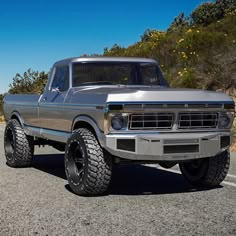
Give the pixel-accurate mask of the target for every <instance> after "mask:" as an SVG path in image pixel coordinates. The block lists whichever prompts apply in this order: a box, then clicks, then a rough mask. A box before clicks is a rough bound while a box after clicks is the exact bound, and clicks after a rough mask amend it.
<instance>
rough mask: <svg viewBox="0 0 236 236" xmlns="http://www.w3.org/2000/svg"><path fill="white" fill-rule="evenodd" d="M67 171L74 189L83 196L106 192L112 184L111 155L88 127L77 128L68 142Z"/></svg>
mask: <svg viewBox="0 0 236 236" xmlns="http://www.w3.org/2000/svg"><path fill="white" fill-rule="evenodd" d="M65 172H66V176H67V180H68V182H69V185H70V187H71V189H72V191H73V192H74V193H75V194H77V195H81V196H95V195H102V194H104V193H105V192H106V191H107V189H108V187H109V184H110V180H111V173H112V161H111V157H110V156H109V155H108V154H106V153H105V152H104V151H103V149H102V148H101V146H100V145H99V143H98V141H97V139H96V137H95V135H94V134H93V133H92V132H91V131H90V130H88V129H86V128H80V129H77V130H75V131H74V132H73V133H72V135H71V136H70V138H69V139H68V141H67V144H66V151H65Z"/></svg>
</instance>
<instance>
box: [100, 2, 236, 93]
mask: <svg viewBox="0 0 236 236" xmlns="http://www.w3.org/2000/svg"><path fill="white" fill-rule="evenodd" d="M223 3H224V4H225V5H223V6H222V4H223ZM211 9H213V10H211ZM219 11H221V13H219ZM215 12H216V13H217V14H216V13H215ZM104 55H105V56H141V57H151V58H155V59H156V60H157V61H158V62H159V64H160V66H161V68H162V71H163V73H164V74H165V77H166V79H167V80H168V82H169V83H170V85H171V86H174V87H190V88H201V89H210V90H216V89H228V88H232V87H233V88H234V87H235V84H236V82H235V80H236V1H235V0H221V1H216V2H215V3H212V2H211V3H203V4H202V5H200V6H198V7H197V8H196V9H195V10H194V11H193V12H192V13H191V15H190V16H188V17H184V14H183V13H181V14H180V15H179V16H178V17H176V18H175V19H174V21H173V23H172V24H171V25H170V27H169V28H168V30H166V31H165V32H162V31H158V30H156V29H153V30H146V31H145V32H144V34H143V35H142V36H141V39H140V41H138V42H135V43H134V44H132V45H130V46H128V47H126V48H124V47H120V46H119V45H117V44H115V45H114V46H113V47H112V48H105V49H104Z"/></svg>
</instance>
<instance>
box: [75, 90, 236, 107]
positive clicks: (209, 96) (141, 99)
mask: <svg viewBox="0 0 236 236" xmlns="http://www.w3.org/2000/svg"><path fill="white" fill-rule="evenodd" d="M73 90H74V91H73V96H72V99H73V100H74V99H75V98H76V97H77V98H78V99H79V98H80V99H82V98H83V97H84V98H85V97H86V100H87V99H88V98H89V100H90V101H93V102H94V101H96V103H97V104H104V103H146V102H147V103H148V102H157V103H158V102H162V103H165V102H166V103H183V102H185V103H188V102H190V103H191V102H193V103H194V102H195V103H196V102H198V103H219V102H221V103H232V102H233V99H232V98H231V97H229V96H228V95H226V94H224V93H219V92H213V91H206V90H197V89H173V88H163V87H155V88H153V87H136V86H133V87H131V86H130V87H117V86H116V87H85V88H75V89H73ZM76 95H77V96H76ZM88 95H89V96H88ZM80 99H79V100H80ZM76 100H77V99H76ZM82 100H84V99H82ZM77 102H78V100H77ZM90 104H91V103H90Z"/></svg>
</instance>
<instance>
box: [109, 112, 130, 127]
mask: <svg viewBox="0 0 236 236" xmlns="http://www.w3.org/2000/svg"><path fill="white" fill-rule="evenodd" d="M111 127H112V129H114V130H121V129H126V128H127V116H124V115H114V116H113V117H112V118H111Z"/></svg>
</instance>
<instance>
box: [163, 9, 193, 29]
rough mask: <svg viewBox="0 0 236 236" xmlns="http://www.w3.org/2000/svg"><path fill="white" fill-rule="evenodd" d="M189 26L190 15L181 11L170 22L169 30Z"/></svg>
mask: <svg viewBox="0 0 236 236" xmlns="http://www.w3.org/2000/svg"><path fill="white" fill-rule="evenodd" d="M187 26H189V17H185V16H184V13H183V12H181V13H180V14H179V15H178V16H176V17H175V18H174V21H173V22H172V23H171V24H170V26H169V28H168V30H167V31H174V30H179V29H181V28H183V27H187Z"/></svg>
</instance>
